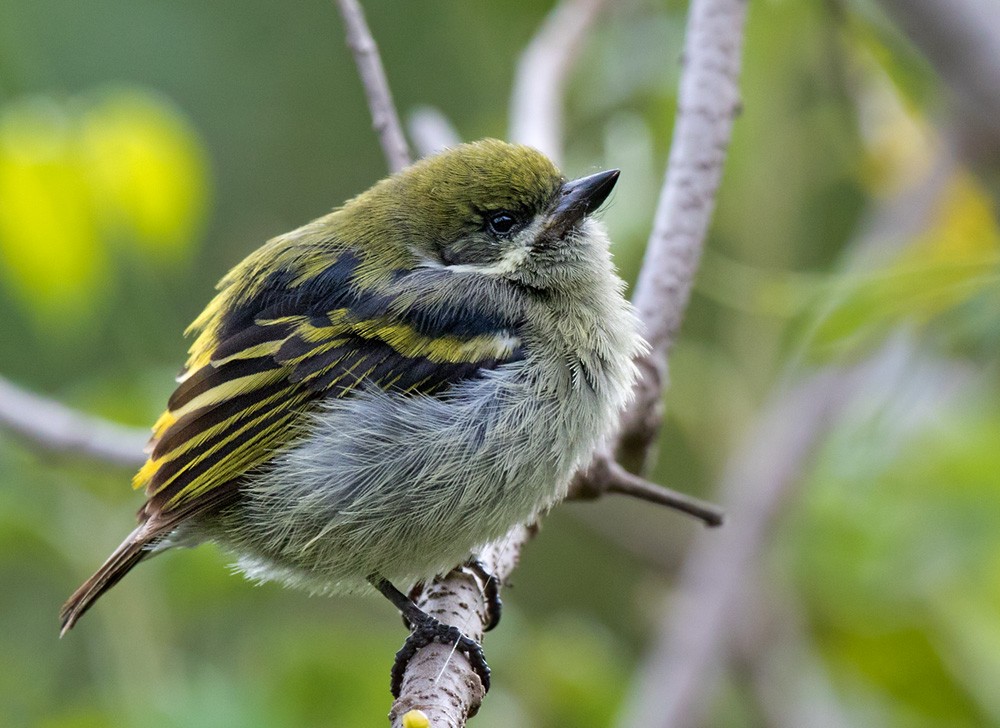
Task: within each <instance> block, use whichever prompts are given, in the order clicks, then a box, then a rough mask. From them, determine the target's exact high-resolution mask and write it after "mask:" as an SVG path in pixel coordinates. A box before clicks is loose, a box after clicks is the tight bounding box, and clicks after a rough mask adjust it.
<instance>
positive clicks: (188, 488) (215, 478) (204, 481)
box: [156, 398, 301, 505]
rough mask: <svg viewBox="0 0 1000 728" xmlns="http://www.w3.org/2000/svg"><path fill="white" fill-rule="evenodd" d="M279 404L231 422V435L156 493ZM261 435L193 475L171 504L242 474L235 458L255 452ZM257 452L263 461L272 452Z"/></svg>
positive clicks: (232, 439)
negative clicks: (207, 470) (237, 422)
mask: <svg viewBox="0 0 1000 728" xmlns="http://www.w3.org/2000/svg"><path fill="white" fill-rule="evenodd" d="M298 401H301V398H298ZM298 401H296V400H295V399H288V400H285V402H284V403H282V404H279V405H278V407H281V406H282V405H284V406H286V407H290V406H291V404H292V403H293V402H294V403H295V404H297V403H298ZM278 407H275V408H271V409H269V410H267V411H265V412H258V414H257V415H256V416H253V417H252V418H250V419H248V420H247V421H246V422H244V423H243V424H241V425H239V426H236V427H233V426H232V425H230V426H231V427H233V429H232V431H230V432H228V434H226V436H225V437H223V438H222V439H220V440H219V441H218V442H216V443H215V444H213V445H212V446H211V447H209V448H208V449H207V450H205V452H203V453H199V454H198V455H197V456H196V457H194V458H192V459H191V461H190V462H187V463H185V464H184V467H182V468H181V469H179V470H178V471H177V472H176V473H174V474H173V475H171V476H170V477H169V478H168V479H167V480H166V481H164V482H163V483H161V484H159V485H158V486H157V488H156V492H159V491H161V490H163V489H165V488H168V487H169V486H170V485H171V484H172V483H174V482H175V481H176V480H177V478H179V477H180V476H181V475H183V474H185V473H186V472H187V471H189V470H190V469H191V468H194V467H195V466H197V465H199V464H200V463H202V462H204V461H205V460H206V459H208V458H211V457H213V456H215V455H216V454H217V453H218V452H219V451H220V450H222V449H223V448H225V447H226V446H227V445H229V444H231V443H232V442H233V441H234V440H236V439H237V438H239V437H240V436H241V435H243V433H245V432H246V431H247V430H249V429H250V428H252V427H253V426H254V425H255V424H258V423H259V422H260V421H261V420H262V419H264V418H265V417H267V416H268V415H270V414H272V413H273V412H274V410H275V409H277V408H278ZM258 409H259V408H258ZM243 414H244V413H242V412H241V413H240V414H239V415H236V417H235V418H233V419H236V418H238V417H240V416H243ZM291 414H292V413H291V412H289V415H288V416H290V415H291ZM285 419H287V418H285V417H283V418H281V421H284V420H285ZM227 422H229V421H227ZM273 429H274V426H273V425H269V426H268V427H267V428H265V429H264V430H262V431H261V432H262V433H263V432H271V431H273ZM259 434H260V433H258V434H257V435H254V436H253V437H250V438H248V439H246V440H244V441H243V442H242V443H241V446H240V447H239V448H238V449H237V450H236V451H234V452H233V453H231V454H230V455H229V456H228V457H225V458H223V459H221V460H220V461H219V463H218V464H217V465H216V466H215V467H214V468H212V469H211V470H210V471H209V472H206V473H205V474H203V475H201V476H199V477H197V478H194V479H193V480H192V481H191V482H190V483H188V484H187V485H185V486H184V487H183V488H182V489H181V490H180V491H179V492H178V493H177V495H175V496H174V497H173V498H171V499H170V502H169V503H170V504H171V505H175V504H176V502H177V500H178V498H180V499H181V500H185V499H187V498H189V497H193V496H195V495H197V494H198V493H202V492H204V491H206V490H208V489H209V488H211V487H212V486H213V485H218V484H219V483H224V482H226V481H227V480H230V479H232V478H234V477H236V476H237V475H240V473H241V472H242V470H241V469H240V468H239V467H238V466H237V465H235V464H234V457H235V456H236V455H237V454H238V453H240V454H249V455H253V454H254V453H253V452H252V451H253V447H252V443H253V442H256V440H257V438H258V437H259ZM257 454H258V455H260V461H261V462H263V460H266V459H267V457H268V455H269V453H257ZM161 465H162V464H161Z"/></svg>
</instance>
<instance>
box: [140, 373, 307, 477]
mask: <svg viewBox="0 0 1000 728" xmlns="http://www.w3.org/2000/svg"><path fill="white" fill-rule="evenodd" d="M287 395H288V390H282V391H280V392H278V393H277V394H273V395H271V396H270V397H267V398H265V399H262V400H260V401H258V402H254V403H253V404H252V405H250V406H248V407H246V408H244V409H242V410H240V411H239V412H236V413H234V414H232V415H230V416H229V417H227V418H226V419H225V420H223V421H222V422H219V423H218V424H215V425H212V426H211V427H206V428H205V429H204V430H201V431H199V432H197V433H196V434H194V435H192V436H191V437H189V438H187V439H186V440H184V442H183V443H181V444H180V445H178V446H177V447H176V448H174V449H172V450H170V451H169V452H166V453H164V454H163V455H161V456H160V457H158V458H150V459H149V460H148V461H147V462H146V465H144V466H143V469H142V470H140V471H139V473H137V474H136V480H137V481H138V480H139V478H140V476H142V475H147V476H148V477H146V479H145V480H143V481H141V482H140V483H139V485H140V487H141V486H142V485H144V484H145V483H146V482H148V481H149V480H150V479H151V478H152V476H153V474H155V473H156V471H158V470H159V469H160V468H161V467H163V466H164V465H166V464H167V463H170V462H172V461H174V460H176V459H177V458H178V457H181V456H182V455H184V454H185V453H187V452H189V451H190V450H191V449H192V448H196V447H198V446H200V445H202V444H204V443H205V442H207V441H208V440H210V439H212V438H213V437H215V436H217V435H221V434H224V433H225V432H226V431H227V430H228V429H229V428H232V427H234V426H236V425H237V423H239V422H241V421H242V420H245V419H247V418H251V419H249V421H248V422H247V423H245V424H244V425H242V426H240V427H239V428H238V429H237V430H234V431H233V433H230V435H232V434H234V433H236V432H242V431H243V430H245V429H246V427H247V426H250V425H253V423H254V422H256V421H257V420H258V419H260V417H262V416H266V415H267V414H268V413H269V412H270V410H271V409H273V408H270V405H272V404H275V403H276V402H279V401H280V400H281V399H282V398H283V397H287ZM265 408H267V409H268V411H266V412H261V410H262V409H265ZM229 437H230V436H227V438H226V439H223V440H221V441H220V442H219V443H217V444H216V445H221V444H224V443H225V442H226V441H227V439H229ZM215 447H216V446H213V448H210V449H209V450H207V451H206V452H204V453H202V454H201V455H199V456H198V457H196V458H194V459H192V460H191V461H190V462H188V463H186V464H185V466H184V467H183V468H182V469H181V470H179V471H178V472H177V473H175V474H174V475H173V476H171V478H170V479H168V480H167V481H166V482H164V483H162V484H161V485H160V486H159V487H158V488H157V490H160V489H162V488H165V487H166V486H168V485H170V483H172V482H173V481H174V479H175V478H176V477H177V476H178V475H180V474H182V473H183V472H185V471H186V470H187V469H188V468H190V467H193V466H194V465H197V464H198V463H199V462H201V461H202V460H203V459H204V458H205V457H207V456H208V455H210V454H211V453H212V452H214V451H215V450H214V448H215Z"/></svg>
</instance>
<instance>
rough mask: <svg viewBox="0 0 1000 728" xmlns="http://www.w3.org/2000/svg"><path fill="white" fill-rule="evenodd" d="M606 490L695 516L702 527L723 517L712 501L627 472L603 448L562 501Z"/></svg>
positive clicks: (591, 496) (716, 523)
mask: <svg viewBox="0 0 1000 728" xmlns="http://www.w3.org/2000/svg"><path fill="white" fill-rule="evenodd" d="M609 493H617V494H618V495H627V496H629V497H632V498H638V499H639V500H643V501H646V502H647V503H654V504H656V505H660V506H666V507H667V508H671V509H673V510H675V511H679V512H681V513H685V514H687V515H689V516H692V517H693V518H697V519H698V520H700V521H702V523H704V524H705V525H706V526H711V527H714V526H721V525H722V522H723V520H724V517H725V514H724V513H723V512H722V509H721V508H719V507H718V506H716V505H714V504H712V503H708V502H706V501H703V500H700V499H698V498H695V497H693V496H690V495H687V494H685V493H679V492H678V491H676V490H671V489H670V488H666V487H664V486H662V485H657V484H656V483H653V482H651V481H649V480H646V479H645V478H641V477H639V476H638V475H635V474H633V473H630V472H629V471H627V470H626V469H625V468H623V467H622V466H621V465H619V464H618V463H617V462H615V461H614V460H612V459H611V456H610V455H608V454H607V452H606V451H602V452H599V453H598V454H597V455H596V456H595V457H594V459H593V460H592V461H591V464H590V467H589V468H587V470H586V471H581V472H580V473H578V474H577V477H576V478H575V479H574V480H573V483H572V484H571V485H570V490H569V495H568V496H567V497H566V500H594V499H596V498H600V497H601V496H603V495H606V494H609Z"/></svg>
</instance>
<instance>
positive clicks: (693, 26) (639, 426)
mask: <svg viewBox="0 0 1000 728" xmlns="http://www.w3.org/2000/svg"><path fill="white" fill-rule="evenodd" d="M746 6H747V3H746V0H692V2H691V6H690V10H689V11H688V12H689V15H688V24H687V32H686V36H685V40H684V57H683V58H684V69H683V72H682V73H681V78H680V89H679V92H678V99H677V120H676V123H675V124H674V136H673V140H672V141H671V144H670V161H669V163H668V165H667V175H666V179H665V180H664V184H663V189H662V191H661V192H660V201H659V204H658V205H657V209H656V217H655V219H654V223H653V232H652V234H651V235H650V238H649V244H648V246H647V248H646V256H645V259H644V260H643V264H642V270H641V271H640V273H639V280H638V282H637V284H636V290H635V297H634V299H633V301H634V303H635V306H636V308H637V309H638V311H639V317H640V318H641V319H642V322H643V324H644V325H645V328H646V332H645V333H646V340H647V341H648V342H649V344H650V350H649V353H648V354H647V355H646V356H644V357H642V359H640V361H639V362H638V364H639V367H640V371H641V372H642V377H641V379H640V381H639V385H638V388H637V392H636V398H635V399H634V400H633V402H632V406H631V407H630V408H629V410H628V411H627V412H626V414H625V416H624V417H623V418H622V428H621V432H620V445H619V447H618V448H617V449H618V451H619V453H620V455H621V457H622V458H623V460H624V461H625V462H627V463H641V462H642V461H644V459H645V458H646V456H647V454H648V453H649V452H650V450H651V446H652V442H653V438H654V437H655V436H656V433H657V432H658V431H659V423H660V419H661V417H662V398H663V390H664V388H665V387H666V384H667V382H666V373H667V356H668V355H669V353H670V350H671V348H672V346H673V343H674V341H675V339H676V338H677V333H678V331H679V330H680V326H681V320H682V319H683V316H684V311H685V310H686V309H687V304H688V299H689V298H690V296H691V287H692V285H693V283H694V276H695V273H696V271H697V268H698V262H699V261H700V259H701V251H702V247H703V245H704V241H705V237H706V235H707V233H708V226H709V223H710V222H711V219H712V211H713V210H714V208H715V197H716V193H717V192H718V189H719V183H720V182H721V180H722V168H723V164H724V162H725V160H726V152H727V150H728V148H729V141H730V138H731V137H732V129H733V121H734V120H735V118H736V116H737V114H738V113H739V110H740V92H739V75H740V63H741V56H742V47H743V28H744V25H745V22H746Z"/></svg>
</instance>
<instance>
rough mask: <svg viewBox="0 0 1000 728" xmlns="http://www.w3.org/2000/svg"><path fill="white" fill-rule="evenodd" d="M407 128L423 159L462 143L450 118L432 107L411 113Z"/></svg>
mask: <svg viewBox="0 0 1000 728" xmlns="http://www.w3.org/2000/svg"><path fill="white" fill-rule="evenodd" d="M407 126H408V127H409V129H410V138H411V139H413V145H414V146H415V147H416V148H417V154H419V155H420V156H421V157H427V156H429V155H431V154H437V153H438V152H441V151H444V150H445V149H447V148H448V147H453V146H455V145H456V144H461V142H462V138H461V137H460V136H459V135H458V132H457V131H455V127H454V126H452V124H451V122H450V121H449V120H448V117H446V116H445V115H444V114H442V113H441V111H440V109H435V108H434V107H432V106H420V107H417V108H416V109H414V110H413V111H411V112H410V117H409V122H408V124H407Z"/></svg>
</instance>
